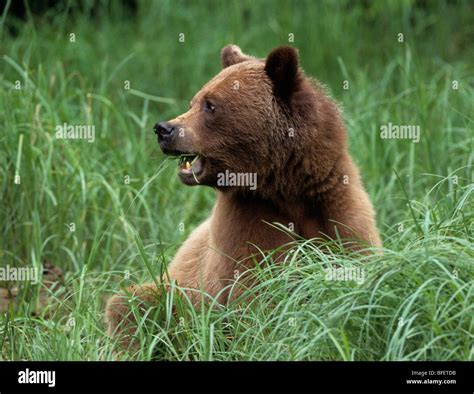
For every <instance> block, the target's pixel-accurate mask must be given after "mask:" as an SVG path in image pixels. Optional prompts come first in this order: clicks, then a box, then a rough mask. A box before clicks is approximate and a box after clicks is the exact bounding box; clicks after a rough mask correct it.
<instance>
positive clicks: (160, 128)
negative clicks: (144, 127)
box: [153, 122, 176, 137]
mask: <svg viewBox="0 0 474 394" xmlns="http://www.w3.org/2000/svg"><path fill="white" fill-rule="evenodd" d="M175 129H176V128H175V127H174V126H173V125H172V124H170V123H168V122H159V123H157V124H155V126H154V127H153V130H154V132H155V134H156V135H157V136H158V137H166V136H168V135H170V134H173V133H174V131H175Z"/></svg>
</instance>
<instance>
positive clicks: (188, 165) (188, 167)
mask: <svg viewBox="0 0 474 394" xmlns="http://www.w3.org/2000/svg"><path fill="white" fill-rule="evenodd" d="M190 168H191V164H189V161H187V162H186V169H187V170H189V169H190Z"/></svg>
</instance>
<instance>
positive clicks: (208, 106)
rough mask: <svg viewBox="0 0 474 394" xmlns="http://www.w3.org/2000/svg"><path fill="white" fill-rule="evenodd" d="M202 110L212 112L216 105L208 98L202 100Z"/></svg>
mask: <svg viewBox="0 0 474 394" xmlns="http://www.w3.org/2000/svg"><path fill="white" fill-rule="evenodd" d="M203 110H204V112H214V111H215V110H216V106H215V105H214V104H212V103H211V102H210V101H209V100H206V101H204V107H203Z"/></svg>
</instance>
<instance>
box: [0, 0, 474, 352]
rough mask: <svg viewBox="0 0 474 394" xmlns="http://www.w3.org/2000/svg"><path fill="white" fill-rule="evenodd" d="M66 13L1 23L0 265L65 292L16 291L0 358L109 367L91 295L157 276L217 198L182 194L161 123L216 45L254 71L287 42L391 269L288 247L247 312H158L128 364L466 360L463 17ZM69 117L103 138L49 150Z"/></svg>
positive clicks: (323, 8)
mask: <svg viewBox="0 0 474 394" xmlns="http://www.w3.org/2000/svg"><path fill="white" fill-rule="evenodd" d="M68 4H69V12H68V13H66V12H65V11H61V10H60V9H51V10H49V11H48V12H46V14H45V15H42V16H37V17H32V18H29V19H28V21H27V22H20V21H18V20H15V19H14V18H12V17H11V16H9V14H8V13H7V14H6V15H4V20H5V24H2V34H1V37H2V45H1V48H0V51H1V59H0V64H1V68H0V85H1V92H0V109H1V110H0V120H1V125H2V132H1V133H0V151H1V152H2V154H1V155H0V187H1V189H0V193H1V201H2V209H1V210H0V219H1V220H0V225H1V235H0V264H2V265H6V264H9V265H15V266H35V267H40V266H41V264H42V262H43V261H45V260H47V261H49V262H51V263H53V264H54V265H56V266H58V267H60V268H62V270H63V271H64V272H65V277H64V280H63V283H61V285H60V286H56V287H53V288H51V289H50V290H48V291H49V293H50V294H49V296H50V300H49V302H48V304H47V305H46V307H45V308H36V304H37V300H38V298H39V296H40V294H41V292H45V291H46V290H45V286H41V285H40V286H31V285H29V284H28V283H26V284H20V292H19V296H18V299H19V301H18V302H17V303H16V304H15V305H12V306H11V307H10V310H9V312H8V313H5V314H4V315H2V316H1V318H0V358H1V359H5V360H20V359H28V360H56V359H59V360H97V359H106V360H107V359H113V354H112V350H113V348H114V343H113V341H112V340H110V339H109V338H107V336H106V335H105V330H104V323H103V314H104V313H103V309H104V300H105V299H106V298H107V297H108V296H110V295H111V294H113V293H115V292H117V291H119V290H120V289H123V288H126V287H127V286H128V285H130V284H133V283H142V282H145V281H151V280H152V273H158V272H159V271H160V267H164V266H165V265H166V264H167V263H168V262H169V261H170V259H171V258H172V256H173V254H174V252H175V251H176V249H177V247H178V246H179V245H180V244H181V243H182V242H183V241H184V239H186V237H187V236H188V235H189V233H190V232H191V231H192V230H193V229H194V228H195V227H196V226H197V225H198V224H199V223H200V222H201V221H202V220H203V219H204V218H206V217H207V216H208V215H209V213H210V209H211V207H212V204H213V200H214V192H213V191H212V190H210V189H205V188H188V187H185V186H184V185H182V184H180V182H179V180H178V179H177V176H176V167H175V163H174V162H169V161H167V160H166V159H165V158H164V157H163V156H162V155H161V153H160V150H159V147H158V146H157V144H156V142H155V139H154V136H153V132H152V125H153V124H154V122H155V121H157V120H159V119H160V120H163V119H168V118H171V117H174V116H176V115H177V114H179V113H181V112H183V111H184V110H185V109H186V108H187V105H188V102H189V99H190V98H191V97H192V95H193V94H194V93H195V92H196V91H197V90H198V89H199V88H200V86H202V84H204V83H205V82H206V81H207V80H208V79H210V77H212V76H213V75H214V74H216V73H217V72H218V71H219V57H218V56H219V50H220V49H221V48H222V47H223V46H224V45H226V44H228V43H231V42H232V43H236V44H238V45H240V46H241V47H242V49H243V50H244V51H245V52H248V53H250V54H253V55H256V56H261V57H263V56H265V55H266V54H267V53H268V52H269V51H270V50H271V49H272V48H273V47H275V46H277V45H280V44H287V43H288V37H289V34H294V42H293V43H291V44H292V45H294V46H295V47H297V48H298V49H299V51H300V57H301V63H302V66H303V67H304V69H305V70H306V72H307V73H308V74H310V75H313V76H315V77H317V78H318V79H320V80H321V81H323V82H324V83H325V84H326V85H327V87H328V89H329V91H330V92H331V94H332V95H333V97H335V99H337V100H338V101H339V102H340V103H341V106H342V107H343V110H344V118H345V120H346V123H347V127H348V133H349V140H350V146H351V152H352V153H353V156H354V158H355V160H356V161H357V163H358V165H359V167H360V169H361V173H362V176H363V179H364V182H365V185H366V188H367V190H368V191H369V194H370V195H371V198H372V201H373V203H374V206H375V208H376V211H377V218H378V224H379V228H380V230H381V233H382V236H383V240H384V248H385V254H384V255H383V256H379V255H377V256H365V257H361V256H356V255H348V254H347V253H342V252H341V253H332V252H324V253H323V252H322V251H321V250H319V249H317V248H315V246H314V245H313V244H312V243H308V242H302V241H298V242H295V245H294V246H293V248H292V250H293V252H292V253H290V254H289V255H288V256H287V261H286V263H285V264H283V265H278V266H275V265H271V264H262V266H261V267H256V268H255V270H254V272H253V273H252V274H253V275H256V276H257V278H258V283H259V284H258V285H257V287H256V288H253V289H249V292H248V294H247V297H250V298H246V300H248V299H250V300H251V301H250V302H248V301H246V302H242V303H236V304H235V305H228V306H215V307H214V308H203V309H201V310H199V311H196V310H194V309H193V308H191V307H189V305H188V304H187V302H186V299H185V298H184V299H183V300H180V299H177V298H176V297H174V296H173V295H172V294H170V295H168V299H162V300H160V304H159V307H158V308H157V309H158V310H152V311H150V315H149V317H152V316H153V314H157V316H159V318H157V319H152V318H149V319H144V320H143V322H142V323H143V324H142V325H141V326H140V330H139V333H138V335H139V336H140V338H141V341H142V346H141V348H140V350H139V351H138V352H137V353H133V354H132V353H131V354H129V355H127V357H130V358H133V359H141V360H147V359H176V360H274V359H278V360H455V359H462V360H468V359H469V360H472V359H473V358H474V350H473V343H474V334H473V333H474V320H473V316H474V313H473V312H474V310H473V309H474V307H473V301H474V298H473V296H474V294H473V292H474V285H473V283H474V281H473V279H474V266H473V263H474V252H473V250H474V245H473V238H472V230H473V216H474V209H473V208H474V204H473V198H472V194H473V191H474V182H473V171H472V165H473V153H472V152H473V149H472V148H473V127H474V121H473V116H472V114H473V112H474V111H473V109H474V77H473V71H474V67H473V65H474V53H473V52H472V51H470V49H472V48H470V46H472V38H473V34H474V23H473V22H474V20H473V15H474V12H473V6H472V4H471V3H469V2H467V1H466V2H464V1H458V2H447V1H446V2H444V1H440V2H433V3H429V4H427V5H425V6H423V5H422V4H420V3H415V2H413V1H403V2H384V3H379V2H367V3H360V4H353V3H352V2H349V1H341V2H329V1H327V2H326V1H323V2H318V3H315V2H300V1H299V2H291V1H281V2H278V4H275V2H269V1H263V2H257V3H255V2H251V1H243V2H213V1H212V2H211V1H201V2H187V1H180V2H172V1H169V2H168V1H161V2H143V3H139V7H138V10H137V13H136V15H130V11H128V10H127V9H125V8H122V7H121V6H120V4H119V3H118V2H107V1H106V2H103V3H100V4H98V5H96V6H95V7H94V8H92V7H88V4H89V3H87V2H84V3H83V4H85V5H84V6H83V7H82V8H80V7H79V6H78V5H77V4H76V3H75V2H70V3H68ZM180 33H184V34H185V36H184V37H185V42H184V43H183V42H180V41H179V36H178V35H179V34H180ZM399 33H403V35H404V41H403V42H399V41H398V37H399V36H398V34H399ZM71 34H74V35H75V42H74V43H73V42H70V37H71V36H70V35H71ZM126 81H129V82H130V89H126V88H125V87H126V85H127V82H126ZM344 81H348V82H349V85H348V86H349V89H344V85H343V84H344ZM453 81H457V82H458V89H453ZM18 82H19V84H18ZM18 86H20V89H17V87H18ZM64 122H67V123H69V124H92V125H95V129H96V141H95V142H94V143H88V142H86V141H71V140H58V139H56V138H55V134H54V130H55V127H56V125H58V124H62V123H64ZM388 122H392V123H393V124H416V125H419V126H420V128H421V140H420V142H419V143H413V142H411V141H402V140H382V139H380V137H379V128H380V126H381V125H384V124H387V123H388ZM15 175H19V176H20V180H21V182H20V183H19V184H16V183H15ZM71 223H74V225H75V231H70V228H71ZM333 249H334V248H333ZM267 260H271V256H262V262H265V261H267ZM145 262H146V263H147V264H149V267H147V264H145ZM334 265H337V266H340V267H346V268H354V267H358V268H362V269H363V270H364V273H365V281H364V283H363V284H361V285H358V284H356V283H354V282H352V281H337V282H331V281H327V280H326V279H325V271H324V270H325V269H327V268H329V267H332V266H334ZM150 271H151V272H150ZM15 285H16V284H14V283H3V284H1V286H2V287H13V286H15ZM42 289H43V290H42ZM252 294H253V296H252ZM172 305H175V306H176V305H178V306H179V308H178V309H179V314H178V315H177V316H175V315H173V314H171V313H170V311H171V306H172Z"/></svg>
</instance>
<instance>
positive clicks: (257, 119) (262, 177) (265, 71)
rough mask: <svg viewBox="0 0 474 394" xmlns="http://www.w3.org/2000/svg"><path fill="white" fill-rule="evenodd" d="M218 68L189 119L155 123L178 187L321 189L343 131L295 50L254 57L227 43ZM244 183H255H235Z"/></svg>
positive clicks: (264, 191) (290, 193)
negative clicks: (176, 162) (174, 161)
mask: <svg viewBox="0 0 474 394" xmlns="http://www.w3.org/2000/svg"><path fill="white" fill-rule="evenodd" d="M221 62H222V66H223V69H222V71H221V72H220V73H219V74H217V75H216V76H215V77H214V78H213V79H211V80H210V81H209V82H208V83H207V84H206V85H205V86H204V87H203V88H202V89H201V90H200V91H199V92H198V93H197V94H196V95H195V96H194V97H193V98H192V100H191V102H190V105H189V110H188V111H187V112H186V113H184V114H182V115H180V116H178V117H176V118H175V119H172V120H170V121H168V122H160V123H157V124H156V125H155V128H154V130H155V133H156V134H157V136H158V142H159V144H160V147H161V149H162V151H163V152H164V153H165V154H169V155H179V156H181V157H180V169H179V177H180V179H181V181H182V182H183V183H185V184H187V185H197V184H201V185H208V186H212V187H216V188H218V189H219V190H222V191H227V192H235V193H253V194H257V195H259V196H261V197H263V198H272V196H275V195H278V196H280V197H286V198H298V197H302V195H303V194H308V192H307V191H306V192H305V190H306V189H307V190H309V189H311V187H312V186H314V187H317V184H318V183H319V182H321V184H322V183H324V179H325V177H327V176H328V174H329V173H330V172H331V170H332V168H333V164H334V163H335V161H337V159H338V157H339V155H340V154H341V152H342V151H343V150H344V149H345V131H344V127H343V125H342V122H341V120H340V115H339V110H338V107H337V106H336V105H335V104H334V103H333V102H332V101H331V100H330V99H329V98H328V97H327V95H326V94H325V92H324V89H323V88H322V87H321V85H319V84H318V83H316V82H314V81H311V80H310V79H309V78H307V77H306V76H305V75H304V73H303V71H302V70H301V69H300V67H299V61H298V53H297V51H296V50H295V49H294V48H292V47H290V46H281V47H278V48H276V49H274V50H273V51H272V52H271V53H270V54H269V55H268V56H267V58H266V59H257V58H254V57H251V56H248V55H245V54H244V53H242V51H241V50H240V48H239V47H237V46H235V45H228V46H226V47H225V48H223V49H222V52H221ZM232 174H234V175H232ZM232 176H234V178H231V177H232ZM249 179H253V180H256V185H254V184H252V185H249V184H242V182H239V180H240V181H245V180H247V181H248V180H249ZM232 180H233V181H234V182H233V181H232ZM236 180H237V182H235V181H236ZM252 186H253V187H252ZM309 194H311V193H309Z"/></svg>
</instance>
